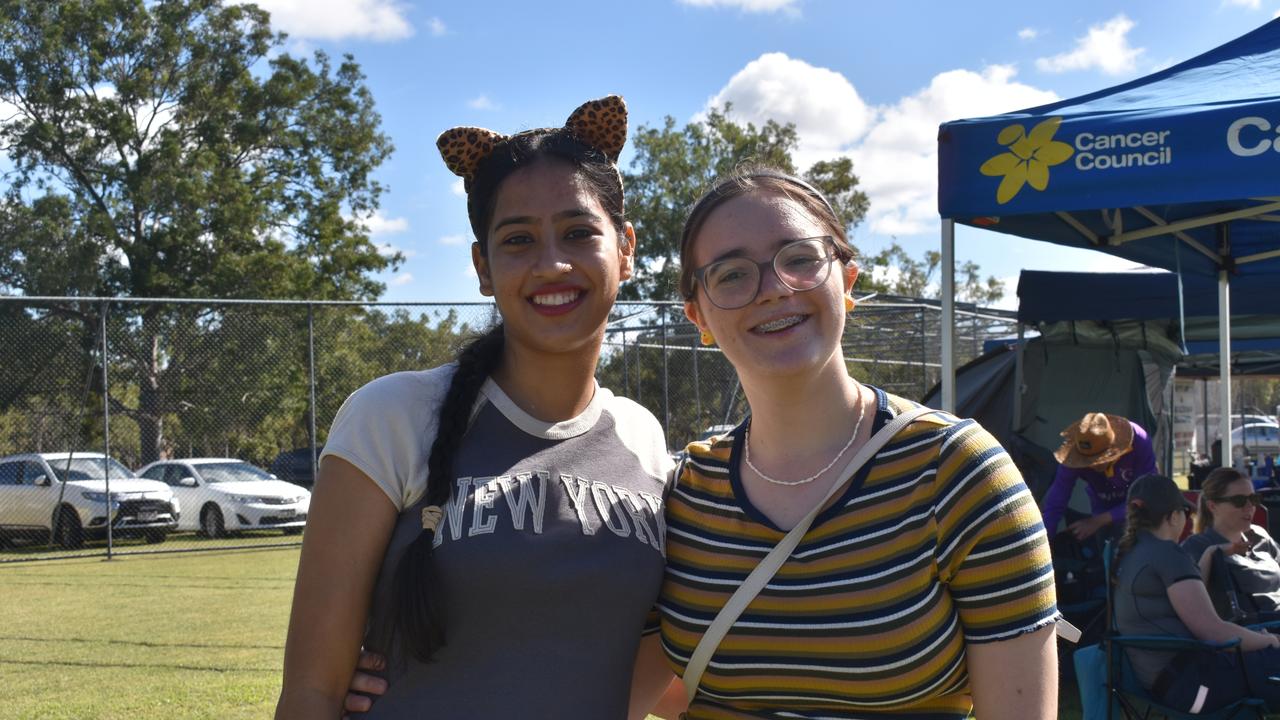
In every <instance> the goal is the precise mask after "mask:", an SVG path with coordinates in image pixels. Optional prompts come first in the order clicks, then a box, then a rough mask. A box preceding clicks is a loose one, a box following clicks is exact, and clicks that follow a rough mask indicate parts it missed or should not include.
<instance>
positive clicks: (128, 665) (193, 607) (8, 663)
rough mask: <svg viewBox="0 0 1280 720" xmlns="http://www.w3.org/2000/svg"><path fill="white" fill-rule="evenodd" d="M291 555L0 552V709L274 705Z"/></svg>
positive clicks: (48, 718) (244, 710)
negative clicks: (58, 556) (24, 558)
mask: <svg viewBox="0 0 1280 720" xmlns="http://www.w3.org/2000/svg"><path fill="white" fill-rule="evenodd" d="M141 547H142V546H139V548H138V549H141ZM297 565H298V550H297V549H296V548H288V549H272V550H241V551H227V552H210V553H188V554H158V555H133V556H123V557H118V558H117V559H114V560H111V561H110V562H108V561H105V560H103V559H101V558H93V559H72V560H58V561H48V562H33V563H15V564H10V565H0V600H3V602H4V610H3V614H0V618H3V619H2V620H0V688H3V689H4V699H3V700H2V701H0V719H5V720H7V719H8V718H22V719H23V720H26V719H28V718H30V719H36V718H38V719H39V720H89V719H92V720H169V719H170V718H184V719H185V718H217V719H218V720H224V719H226V718H237V719H238V718H259V719H263V720H266V719H267V718H270V717H271V714H272V712H273V710H274V708H275V702H276V696H277V694H278V693H279V691H280V668H281V662H282V661H283V658H284V637H285V629H286V627H287V625H288V621H289V602H290V598H291V597H292V592H293V577H294V573H295V571H296V569H297ZM1062 694H1063V698H1062V704H1061V712H1060V713H1059V717H1062V718H1079V716H1080V711H1079V701H1078V700H1076V698H1075V686H1074V685H1069V684H1066V685H1064V687H1063V693H1062Z"/></svg>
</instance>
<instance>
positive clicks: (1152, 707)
mask: <svg viewBox="0 0 1280 720" xmlns="http://www.w3.org/2000/svg"><path fill="white" fill-rule="evenodd" d="M1114 553H1115V550H1114V547H1113V546H1112V543H1110V542H1108V543H1107V545H1106V547H1105V548H1104V549H1103V552H1102V557H1103V563H1104V567H1105V569H1106V573H1107V578H1108V582H1107V631H1106V633H1105V634H1104V635H1103V648H1104V649H1105V652H1106V661H1107V694H1108V696H1110V698H1111V699H1112V700H1113V702H1108V703H1107V720H1111V717H1112V712H1113V708H1116V707H1118V708H1119V709H1120V712H1121V713H1122V714H1123V715H1124V717H1125V718H1127V720H1146V719H1147V718H1152V717H1165V718H1169V719H1170V720H1175V719H1183V718H1185V719H1186V720H1192V719H1194V718H1210V719H1211V720H1230V719H1231V718H1244V717H1250V716H1252V717H1255V718H1258V720H1263V719H1264V718H1265V717H1266V710H1267V707H1266V703H1265V702H1263V701H1262V700H1261V699H1259V698H1240V699H1239V700H1237V701H1235V702H1233V703H1231V704H1230V705H1228V706H1226V707H1223V708H1220V709H1218V710H1215V711H1213V712H1201V713H1196V714H1192V713H1188V712H1183V711H1180V710H1175V709H1174V708H1170V707H1167V706H1165V705H1162V704H1160V703H1159V702H1158V701H1157V700H1156V699H1155V698H1153V697H1151V694H1150V693H1149V692H1148V691H1147V690H1146V688H1144V687H1143V686H1142V683H1141V682H1139V681H1138V678H1137V676H1136V675H1135V674H1134V672H1133V670H1132V667H1130V664H1129V656H1128V654H1127V653H1126V652H1125V650H1126V649H1127V648H1137V649H1142V650H1169V651H1175V652H1176V651H1181V650H1206V651H1216V652H1234V653H1237V654H1238V655H1239V656H1240V657H1239V660H1240V662H1239V666H1240V672H1242V673H1243V672H1244V659H1243V653H1242V652H1241V650H1240V641H1239V640H1233V641H1231V642H1226V643H1213V642H1204V641H1201V640H1195V639H1192V638H1180V637H1170V636H1154V635H1121V634H1120V633H1119V631H1118V630H1117V629H1116V614H1115V613H1116V608H1115V597H1114V595H1115V588H1114V583H1112V582H1111V581H1110V579H1111V577H1112V575H1111V563H1112V561H1113V559H1114Z"/></svg>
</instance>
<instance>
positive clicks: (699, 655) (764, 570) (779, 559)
mask: <svg viewBox="0 0 1280 720" xmlns="http://www.w3.org/2000/svg"><path fill="white" fill-rule="evenodd" d="M932 412H937V410H934V409H933V408H927V407H918V408H912V409H911V410H908V411H906V412H904V413H902V414H900V415H898V416H897V417H896V418H894V419H893V420H892V421H891V422H890V423H889V424H888V425H885V426H884V427H883V428H881V429H880V432H877V433H876V434H875V435H873V436H872V437H871V439H870V440H867V443H866V444H865V445H863V446H862V448H861V449H860V450H858V453H857V454H856V455H854V456H853V459H852V460H850V461H849V464H848V465H846V466H845V468H844V471H843V472H841V473H840V477H842V478H847V477H850V476H851V475H853V474H854V473H856V472H857V471H858V470H860V469H861V468H862V466H863V465H864V464H866V462H867V461H868V460H870V459H871V457H872V456H873V455H875V454H876V453H877V452H879V451H880V448H882V447H884V445H885V443H887V442H889V441H890V440H892V439H893V436H894V435H897V434H898V431H899V430H901V429H902V428H904V427H906V426H907V424H908V423H910V422H911V421H912V420H915V419H916V418H918V417H920V416H922V415H928V414H929V413H932ZM844 487H845V484H844V483H843V482H840V483H835V484H833V485H832V486H831V490H829V491H828V492H827V494H826V497H824V498H822V500H821V501H820V502H819V503H818V504H817V505H816V506H815V507H814V508H813V510H810V511H809V514H808V515H805V516H804V517H803V518H801V519H800V522H798V523H796V526H795V527H793V528H791V532H789V533H787V535H786V537H784V538H782V540H781V541H779V542H778V544H777V545H776V546H775V547H774V548H773V550H770V551H769V554H768V555H766V556H765V558H764V559H763V560H761V561H760V564H759V565H757V566H756V568H755V569H754V570H752V571H751V574H750V575H748V576H747V579H746V580H743V581H742V585H741V586H739V587H738V589H737V591H735V592H734V593H733V595H732V596H731V597H730V598H729V601H728V602H727V603H725V605H724V607H723V608H721V610H720V614H718V615H716V618H715V620H713V621H712V622H711V626H710V627H708V628H707V632H706V633H704V634H703V636H702V639H701V640H699V641H698V647H696V648H694V650H693V655H691V656H690V657H689V664H688V666H686V667H685V670H684V692H685V696H686V698H687V699H688V701H689V702H693V696H694V695H696V694H697V693H698V683H699V682H701V680H702V673H703V672H704V671H705V670H706V669H707V663H709V662H710V661H711V656H712V655H713V654H714V653H715V651H716V648H718V647H720V641H721V640H723V639H724V636H725V635H726V634H728V632H729V628H731V627H733V623H734V622H736V621H737V619H738V617H739V616H741V615H742V611H743V610H746V609H747V605H749V604H751V601H752V600H754V599H755V597H756V595H759V594H760V591H761V590H762V589H764V586H765V585H766V584H768V582H769V580H771V579H772V578H773V576H774V574H775V573H777V572H778V568H780V567H782V564H783V563H784V562H786V561H787V558H789V557H791V551H793V550H795V549H796V545H799V544H800V538H802V537H804V534H805V533H806V532H808V531H809V526H810V525H812V524H813V520H814V518H816V517H818V513H819V511H821V510H822V508H823V506H824V505H826V504H827V501H828V500H830V499H831V496H832V495H834V494H835V493H836V491H837V490H840V489H843V488H844Z"/></svg>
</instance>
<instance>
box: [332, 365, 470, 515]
mask: <svg viewBox="0 0 1280 720" xmlns="http://www.w3.org/2000/svg"><path fill="white" fill-rule="evenodd" d="M456 367H457V366H456V365H455V364H454V363H450V364H448V365H441V366H440V367H437V368H432V369H431V370H423V371H418V372H399V373H392V374H391V375H384V376H382V377H380V378H378V379H376V380H373V381H372V382H370V383H368V384H366V385H364V386H363V387H361V388H360V389H358V390H356V391H355V392H353V393H351V395H350V397H348V398H347V399H346V401H345V402H343V403H342V407H340V408H339V409H338V414H337V415H335V416H334V418H333V424H332V425H331V426H330V427H329V437H328V439H327V440H326V441H325V445H324V451H323V452H321V453H320V457H321V459H323V458H324V457H325V456H327V455H333V456H335V457H340V458H342V459H343V460H346V461H347V462H349V463H351V464H352V465H354V466H356V468H358V469H359V470H360V472H362V473H364V474H365V475H368V476H369V479H371V480H373V482H374V483H375V484H376V485H377V486H378V487H379V488H381V489H382V491H383V492H384V493H386V494H387V497H388V498H390V500H391V503H392V504H393V505H395V507H396V510H398V511H403V510H404V509H405V508H408V507H410V506H412V505H413V504H414V503H415V502H417V500H418V498H420V497H422V494H423V493H424V492H426V489H427V460H428V458H429V456H430V452H431V444H432V443H433V442H435V437H436V430H437V428H438V427H439V424H440V405H441V404H442V403H443V402H444V397H445V394H446V393H447V392H448V390H449V382H450V381H451V380H452V379H453V372H454V370H455V369H456Z"/></svg>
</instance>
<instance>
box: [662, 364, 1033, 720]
mask: <svg viewBox="0 0 1280 720" xmlns="http://www.w3.org/2000/svg"><path fill="white" fill-rule="evenodd" d="M875 394H876V397H877V400H878V409H877V412H876V423H875V429H876V430H879V428H880V427H883V426H884V425H885V424H886V423H887V422H888V421H889V420H891V419H892V417H893V416H894V415H896V414H897V413H898V412H902V411H905V410H907V409H908V408H910V407H913V406H914V404H913V403H911V402H909V401H907V400H904V399H902V398H899V397H895V396H890V395H888V394H886V393H884V392H883V391H881V390H878V389H877V390H875ZM744 427H745V423H744V425H743V426H740V427H739V428H737V429H736V430H734V431H733V432H731V433H729V434H728V435H725V436H723V437H720V438H715V439H713V440H711V441H708V442H701V443H693V444H692V445H690V446H689V459H688V462H687V463H686V464H685V465H684V469H683V471H682V472H681V473H680V476H679V478H678V479H677V484H676V486H675V488H674V490H673V491H672V494H671V495H670V497H669V499H668V502H667V507H666V515H667V528H668V530H667V569H666V577H665V580H664V583H663V588H662V595H661V598H660V600H659V608H660V610H661V612H662V643H663V647H664V649H665V651H666V654H667V658H668V660H669V661H670V662H671V663H672V665H673V666H674V667H675V670H676V672H677V673H680V674H683V673H684V669H685V666H686V665H687V663H688V661H689V656H690V655H691V654H692V653H693V649H694V648H695V647H696V646H697V643H698V639H699V638H700V637H701V636H702V634H703V633H704V632H705V631H706V629H707V627H708V626H709V625H710V624H711V621H712V619H713V618H714V617H715V616H716V614H717V613H718V612H719V611H720V609H721V608H722V607H724V605H725V603H726V602H727V601H728V599H729V596H730V595H731V594H732V593H733V591H734V590H735V589H736V588H737V587H738V586H739V585H740V584H741V583H742V581H743V580H744V579H745V578H746V576H747V574H748V573H750V572H751V570H752V568H754V567H755V566H756V565H757V564H758V563H759V562H760V560H761V559H762V558H764V556H765V555H766V554H768V552H769V550H770V549H772V548H773V546H774V545H775V544H777V542H778V541H779V540H781V539H782V537H783V535H785V533H784V532H783V531H782V530H780V529H778V528H777V526H775V525H774V524H773V523H772V522H771V521H770V520H769V519H768V518H767V517H765V516H764V515H763V514H762V513H761V512H760V511H759V510H757V509H756V508H754V507H753V506H752V505H751V503H750V501H749V500H748V499H747V497H746V493H745V492H744V491H743V487H742V481H741V478H740V477H739V475H738V466H739V458H740V455H741V452H742V437H743V429H744ZM1056 617H1057V607H1056V602H1055V596H1054V587H1053V567H1052V563H1051V560H1050V557H1049V546H1048V541H1047V539H1046V536H1045V533H1044V526H1043V525H1042V524H1041V522H1040V513H1039V511H1038V510H1037V508H1036V504H1035V501H1034V499H1033V498H1032V497H1031V494H1030V493H1029V492H1028V490H1027V487H1026V485H1025V484H1024V483H1023V481H1022V477H1021V475H1020V474H1019V473H1018V470H1017V468H1016V467H1014V465H1013V462H1012V461H1011V460H1010V459H1009V456H1008V455H1007V454H1006V453H1005V452H1004V450H1003V449H1002V448H1001V447H1000V445H999V443H997V442H996V440H995V438H993V437H991V435H990V434H988V433H987V432H986V431H985V430H983V429H982V427H981V426H980V425H978V424H977V423H976V422H974V421H972V420H959V419H957V418H955V417H954V416H951V415H948V414H945V413H942V412H937V413H931V414H929V415H925V416H924V417H922V418H920V419H918V420H915V421H914V422H912V423H911V424H910V425H908V426H907V427H906V428H905V429H903V430H902V431H900V432H899V433H898V435H897V436H896V437H894V438H893V440H891V441H890V442H889V443H888V444H887V445H886V446H885V447H884V448H883V449H881V450H880V452H879V453H877V454H876V455H875V457H874V458H873V459H872V461H871V462H869V463H867V465H865V466H864V467H863V469H862V470H861V471H860V472H859V473H857V475H856V476H855V477H854V478H853V480H852V482H850V483H849V485H848V488H847V490H846V491H845V492H844V493H843V494H841V495H839V497H838V499H837V500H836V501H835V502H834V503H833V504H831V506H830V507H828V508H827V509H826V510H824V511H823V512H822V513H820V514H819V515H818V517H817V519H816V520H815V521H814V523H813V526H812V527H811V528H810V529H809V531H808V533H806V534H805V536H804V538H803V539H802V540H801V542H800V544H799V546H797V548H796V550H795V552H794V553H793V554H792V556H791V558H789V559H788V560H787V562H786V563H785V564H784V565H783V566H782V567H781V569H780V570H779V571H778V573H777V575H775V576H774V578H773V579H772V580H771V581H770V582H769V584H768V585H767V586H766V587H765V588H764V590H762V591H761V593H760V594H759V595H758V596H757V597H756V598H755V600H753V601H752V602H751V604H750V605H749V606H748V607H747V609H746V611H745V612H743V614H742V616H741V617H740V618H739V620H738V621H737V623H735V624H734V626H733V628H732V629H731V630H730V631H729V633H728V635H726V636H725V639H724V641H723V642H721V644H720V646H719V648H718V649H717V650H716V652H715V655H714V656H713V657H712V659H711V663H710V665H709V666H708V667H707V670H706V673H705V674H704V675H703V677H702V682H701V683H700V685H699V691H698V696H697V697H696V698H695V699H694V701H693V703H692V705H691V707H690V708H689V715H688V716H689V718H690V719H691V720H720V719H722V718H829V719H833V720H834V719H836V718H840V719H844V718H864V717H867V716H869V715H870V716H876V715H879V714H885V715H892V716H893V717H895V718H913V719H914V718H919V719H923V718H930V719H933V718H938V719H941V718H946V719H947V720H951V719H952V718H964V717H965V716H966V715H967V714H968V712H969V711H970V709H971V707H972V700H971V696H970V694H969V683H968V676H967V673H966V668H965V660H964V648H965V644H966V643H982V642H991V641H996V640H1003V639H1007V638H1011V637H1015V636H1017V635H1020V634H1023V633H1027V632H1031V631H1033V630H1037V629H1039V628H1042V627H1044V626H1046V625H1047V624H1049V623H1051V622H1053V621H1054V620H1055V618H1056Z"/></svg>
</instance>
